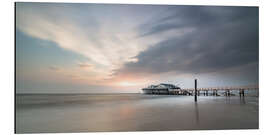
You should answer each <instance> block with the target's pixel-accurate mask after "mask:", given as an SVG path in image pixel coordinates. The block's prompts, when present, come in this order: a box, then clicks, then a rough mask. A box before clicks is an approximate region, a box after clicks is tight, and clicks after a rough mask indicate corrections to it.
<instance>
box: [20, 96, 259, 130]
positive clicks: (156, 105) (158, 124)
mask: <svg viewBox="0 0 270 135" xmlns="http://www.w3.org/2000/svg"><path fill="white" fill-rule="evenodd" d="M258 119H259V118H258V97H254V96H252V97H248V96H247V97H245V98H240V97H239V96H231V97H224V96H219V97H215V96H199V97H198V102H197V103H195V102H194V97H193V96H179V95H143V94H17V95H16V132H17V133H44V132H96V131H161V130H197V129H204V130H210V129H257V128H258V123H259V122H258Z"/></svg>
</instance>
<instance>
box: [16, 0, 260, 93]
mask: <svg viewBox="0 0 270 135" xmlns="http://www.w3.org/2000/svg"><path fill="white" fill-rule="evenodd" d="M258 12H259V11H258V8H257V7H223V6H180V5H124V4H90V3H87V4H86V3H84V4H83V3H72V4H71V3H69V4H68V3H24V2H19V3H16V39H15V40H16V92H17V93H138V92H141V88H143V87H146V86H148V85H150V84H159V83H172V84H175V85H178V86H179V87H181V88H193V87H194V79H195V78H196V79H198V87H201V88H205V87H222V86H247V85H257V84H258V81H259V80H258V78H259V77H258V76H259V75H258V72H259V71H258V66H259V33H258V32H259V21H258Z"/></svg>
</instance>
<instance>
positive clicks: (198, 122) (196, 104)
mask: <svg viewBox="0 0 270 135" xmlns="http://www.w3.org/2000/svg"><path fill="white" fill-rule="evenodd" d="M194 106H195V112H196V114H195V116H196V123H197V125H199V124H200V116H199V115H200V114H199V109H198V103H197V102H195V105H194Z"/></svg>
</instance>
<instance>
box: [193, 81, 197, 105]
mask: <svg viewBox="0 0 270 135" xmlns="http://www.w3.org/2000/svg"><path fill="white" fill-rule="evenodd" d="M194 100H195V102H197V79H195V95H194Z"/></svg>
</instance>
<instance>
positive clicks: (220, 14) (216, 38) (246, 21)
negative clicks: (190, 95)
mask: <svg viewBox="0 0 270 135" xmlns="http://www.w3.org/2000/svg"><path fill="white" fill-rule="evenodd" d="M258 23H259V22H258V8H257V7H204V6H169V8H168V10H166V13H164V14H162V15H161V16H159V17H156V18H155V19H153V20H151V21H150V22H147V23H145V24H143V25H141V26H140V27H139V29H140V32H141V35H140V37H139V38H147V37H149V36H155V35H157V36H158V35H159V34H160V33H164V32H166V31H169V30H176V29H177V30H181V29H187V28H190V29H193V31H191V32H186V33H184V34H183V35H180V36H177V35H174V36H172V37H171V38H166V39H164V40H163V41H161V42H159V43H157V44H156V45H154V46H153V47H150V48H149V49H147V50H145V51H143V52H141V53H140V54H139V55H137V56H136V58H137V59H138V61H137V62H130V63H127V64H125V66H124V67H123V68H122V69H120V70H118V71H116V74H132V73H136V74H137V73H143V74H144V73H149V74H159V73H166V72H171V71H173V72H179V73H191V74H193V73H196V74H200V73H208V72H218V71H220V70H224V69H228V68H234V67H241V66H242V67H243V66H245V65H250V64H252V63H253V64H254V63H255V65H257V66H255V68H246V69H245V70H250V71H244V72H245V73H249V72H253V73H252V74H254V72H256V73H255V76H258V74H257V72H258V71H257V70H258V61H259V59H258V55H259V40H258V39H259V34H258ZM160 38H162V37H160Z"/></svg>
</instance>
